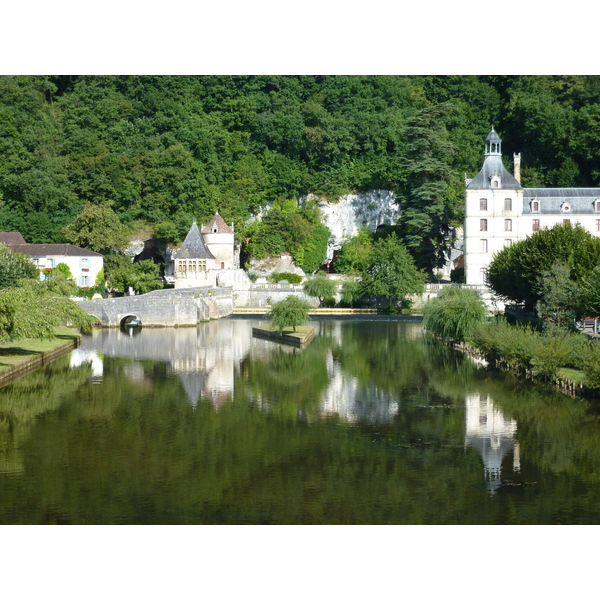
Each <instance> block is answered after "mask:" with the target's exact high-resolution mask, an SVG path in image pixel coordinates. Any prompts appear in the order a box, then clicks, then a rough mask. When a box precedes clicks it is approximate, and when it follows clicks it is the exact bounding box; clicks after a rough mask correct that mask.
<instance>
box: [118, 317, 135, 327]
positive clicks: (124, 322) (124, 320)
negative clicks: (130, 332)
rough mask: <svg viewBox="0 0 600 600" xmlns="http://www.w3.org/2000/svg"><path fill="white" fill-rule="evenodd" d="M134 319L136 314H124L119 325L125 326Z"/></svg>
mask: <svg viewBox="0 0 600 600" xmlns="http://www.w3.org/2000/svg"><path fill="white" fill-rule="evenodd" d="M136 319H138V317H137V315H134V314H131V315H125V316H124V317H123V318H122V319H121V321H120V322H119V326H120V327H126V326H127V325H129V323H131V322H132V321H134V320H136Z"/></svg>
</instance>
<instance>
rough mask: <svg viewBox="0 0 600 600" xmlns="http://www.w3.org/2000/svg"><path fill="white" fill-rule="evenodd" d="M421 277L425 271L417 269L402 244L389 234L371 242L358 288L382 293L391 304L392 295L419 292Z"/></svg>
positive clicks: (394, 235)
mask: <svg viewBox="0 0 600 600" xmlns="http://www.w3.org/2000/svg"><path fill="white" fill-rule="evenodd" d="M425 280H426V275H425V273H424V272H422V271H420V270H418V269H417V267H416V266H415V263H414V260H413V258H412V256H411V255H410V254H409V252H408V250H407V249H406V247H405V246H404V244H402V242H401V241H400V240H399V239H398V238H397V237H396V234H395V233H391V234H390V235H388V236H387V237H384V238H380V239H378V240H377V241H376V242H375V243H374V244H373V251H372V253H371V258H370V262H369V264H368V266H367V268H366V270H365V272H364V274H363V278H362V289H363V294H364V295H370V296H384V297H387V298H388V299H389V303H390V304H391V302H392V299H393V298H404V297H405V296H407V295H409V294H421V293H423V291H424V290H425Z"/></svg>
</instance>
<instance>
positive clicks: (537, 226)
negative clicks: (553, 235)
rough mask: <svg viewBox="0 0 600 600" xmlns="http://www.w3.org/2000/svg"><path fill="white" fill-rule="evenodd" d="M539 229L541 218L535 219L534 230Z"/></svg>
mask: <svg viewBox="0 0 600 600" xmlns="http://www.w3.org/2000/svg"><path fill="white" fill-rule="evenodd" d="M539 230H540V220H539V219H534V220H533V231H539Z"/></svg>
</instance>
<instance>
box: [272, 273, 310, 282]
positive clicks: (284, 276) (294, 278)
mask: <svg viewBox="0 0 600 600" xmlns="http://www.w3.org/2000/svg"><path fill="white" fill-rule="evenodd" d="M268 281H270V282H271V283H279V282H280V281H287V282H288V283H301V282H302V275H298V274H297V273H286V272H284V271H282V272H280V273H271V274H270V275H269V277H268Z"/></svg>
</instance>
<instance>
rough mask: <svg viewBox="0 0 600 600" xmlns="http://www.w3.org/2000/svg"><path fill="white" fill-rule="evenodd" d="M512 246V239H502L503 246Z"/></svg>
mask: <svg viewBox="0 0 600 600" xmlns="http://www.w3.org/2000/svg"><path fill="white" fill-rule="evenodd" d="M508 246H512V240H504V247H505V248H507V247H508Z"/></svg>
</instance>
